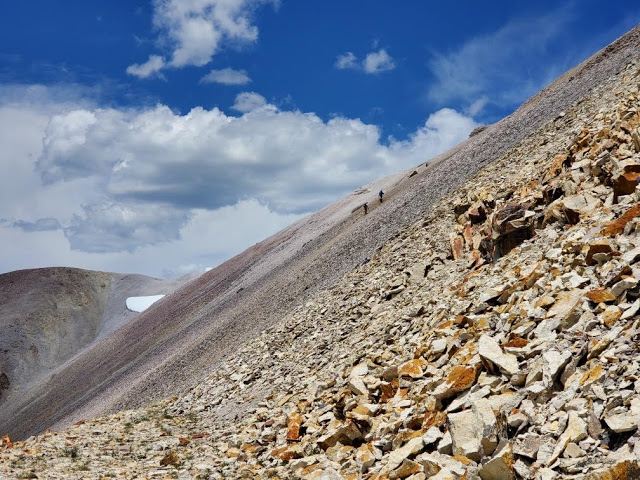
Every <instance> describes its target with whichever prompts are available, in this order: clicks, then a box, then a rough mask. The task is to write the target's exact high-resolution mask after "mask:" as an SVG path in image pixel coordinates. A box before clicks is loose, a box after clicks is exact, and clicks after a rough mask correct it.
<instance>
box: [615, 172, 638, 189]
mask: <svg viewBox="0 0 640 480" xmlns="http://www.w3.org/2000/svg"><path fill="white" fill-rule="evenodd" d="M638 177H640V173H638V172H628V173H623V174H622V175H618V176H617V177H615V178H614V179H613V191H614V193H615V194H616V195H629V194H631V193H633V192H635V191H636V186H637V185H638V181H637V180H638Z"/></svg>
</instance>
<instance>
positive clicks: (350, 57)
mask: <svg viewBox="0 0 640 480" xmlns="http://www.w3.org/2000/svg"><path fill="white" fill-rule="evenodd" d="M335 67H336V68H337V69H339V70H346V69H350V70H360V71H362V72H365V73H368V74H376V73H380V72H387V71H389V70H393V69H394V68H396V64H395V62H394V61H393V58H391V55H389V53H387V51H386V50H385V49H384V48H381V49H380V50H378V51H377V52H370V53H368V54H367V55H366V56H365V57H364V59H363V60H358V57H356V56H355V55H354V54H353V52H347V53H343V54H341V55H338V57H337V58H336V63H335Z"/></svg>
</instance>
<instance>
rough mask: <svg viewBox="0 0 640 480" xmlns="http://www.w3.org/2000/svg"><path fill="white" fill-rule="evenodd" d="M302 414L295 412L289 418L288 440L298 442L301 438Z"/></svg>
mask: <svg viewBox="0 0 640 480" xmlns="http://www.w3.org/2000/svg"><path fill="white" fill-rule="evenodd" d="M302 421H303V418H302V415H300V414H299V413H297V412H296V413H293V414H291V415H290V416H289V418H288V419H287V441H289V442H296V441H298V440H299V439H300V426H301V425H302Z"/></svg>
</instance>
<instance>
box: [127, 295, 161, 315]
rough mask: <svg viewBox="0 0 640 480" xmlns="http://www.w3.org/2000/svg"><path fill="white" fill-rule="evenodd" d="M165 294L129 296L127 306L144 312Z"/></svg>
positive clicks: (135, 310)
mask: <svg viewBox="0 0 640 480" xmlns="http://www.w3.org/2000/svg"><path fill="white" fill-rule="evenodd" d="M162 297H164V295H151V296H149V297H129V298H127V301H126V304H127V308H128V309H129V310H131V311H134V312H138V313H140V312H144V311H145V310H146V309H147V308H149V307H150V306H151V305H153V304H154V303H156V302H157V301H158V300H160V299H161V298H162Z"/></svg>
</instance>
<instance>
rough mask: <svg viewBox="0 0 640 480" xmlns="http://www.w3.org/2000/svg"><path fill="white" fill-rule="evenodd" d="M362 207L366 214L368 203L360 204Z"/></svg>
mask: <svg viewBox="0 0 640 480" xmlns="http://www.w3.org/2000/svg"><path fill="white" fill-rule="evenodd" d="M362 208H364V214H365V215H366V214H367V212H368V211H369V205H367V204H366V203H365V204H364V205H362Z"/></svg>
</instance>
